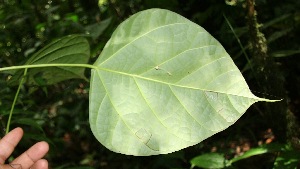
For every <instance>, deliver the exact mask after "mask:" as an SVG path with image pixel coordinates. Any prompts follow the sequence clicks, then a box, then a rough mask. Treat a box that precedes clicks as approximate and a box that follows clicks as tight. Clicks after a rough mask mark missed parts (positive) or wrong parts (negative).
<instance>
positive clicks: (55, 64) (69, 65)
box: [0, 63, 97, 72]
mask: <svg viewBox="0 0 300 169" xmlns="http://www.w3.org/2000/svg"><path fill="white" fill-rule="evenodd" d="M40 67H83V68H91V69H97V66H94V65H90V64H65V63H53V64H37V65H22V66H10V67H3V68H0V72H1V71H5V70H16V69H28V68H40Z"/></svg>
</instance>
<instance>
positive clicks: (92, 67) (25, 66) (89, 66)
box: [0, 63, 97, 134]
mask: <svg viewBox="0 0 300 169" xmlns="http://www.w3.org/2000/svg"><path fill="white" fill-rule="evenodd" d="M41 67H83V68H91V69H97V66H94V65H89V64H64V63H53V64H37V65H22V66H10V67H4V68H0V72H1V71H7V70H17V69H25V70H24V74H23V77H22V79H21V81H20V84H19V86H18V89H17V92H16V94H15V97H14V101H13V103H12V106H11V109H10V112H9V117H8V120H7V126H6V134H7V133H8V132H9V127H10V123H11V118H12V114H13V111H14V108H15V105H16V102H17V99H18V96H19V92H20V90H21V87H22V85H23V82H24V80H25V76H26V74H27V70H28V69H29V68H41Z"/></svg>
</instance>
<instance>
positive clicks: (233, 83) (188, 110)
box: [89, 9, 270, 156]
mask: <svg viewBox="0 0 300 169" xmlns="http://www.w3.org/2000/svg"><path fill="white" fill-rule="evenodd" d="M94 66H96V67H97V68H95V69H93V70H92V75H91V86H90V99H89V102H90V107H89V109H90V110H89V113H90V114H89V115H90V116H89V118H90V125H91V129H92V132H93V134H94V135H95V137H96V138H97V139H98V140H99V141H100V142H101V143H102V144H103V145H104V146H105V147H107V148H108V149H110V150H112V151H114V152H118V153H122V154H128V155H138V156H147V155H156V154H167V153H171V152H174V151H178V150H180V149H183V148H186V147H188V146H192V145H195V144H197V143H199V142H201V141H202V140H204V139H206V138H208V137H210V136H212V135H214V134H215V133H218V132H220V131H222V130H224V129H226V128H227V127H229V126H230V125H232V124H233V123H234V122H235V121H237V120H238V119H239V118H240V117H241V116H242V115H243V114H244V113H245V111H246V110H247V109H248V108H249V106H251V105H252V104H253V103H255V102H257V101H270V100H267V99H261V98H258V97H256V96H254V95H253V94H252V93H251V91H250V90H249V87H248V85H247V83H246V81H245V79H244V78H243V76H242V74H241V73H240V71H239V70H238V68H237V67H236V65H235V64H234V62H233V61H232V59H231V58H230V56H229V55H228V54H227V52H226V51H225V49H224V48H223V47H222V45H221V44H220V43H219V42H218V41H217V40H216V39H214V38H213V37H212V36H211V35H210V34H209V33H208V32H207V31H205V30H204V29H203V28H202V27H200V26H198V25H197V24H195V23H193V22H191V21H189V20H187V19H186V18H184V17H182V16H180V15H178V14H176V13H173V12H171V11H168V10H163V9H150V10H146V11H142V12H139V13H137V14H135V15H133V16H131V17H130V18H129V19H127V20H126V21H124V22H123V23H122V24H121V25H119V27H118V28H117V29H116V30H115V32H114V33H113V35H112V37H111V39H110V40H109V41H108V43H107V44H106V46H105V47H104V49H103V51H102V53H101V55H100V56H99V58H98V59H97V61H96V62H95V63H94Z"/></svg>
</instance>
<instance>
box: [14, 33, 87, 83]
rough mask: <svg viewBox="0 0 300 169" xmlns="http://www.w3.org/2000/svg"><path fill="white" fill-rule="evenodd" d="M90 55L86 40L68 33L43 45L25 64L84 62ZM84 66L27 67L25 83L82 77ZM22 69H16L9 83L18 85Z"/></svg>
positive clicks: (54, 81) (52, 81) (53, 81)
mask: <svg viewBox="0 0 300 169" xmlns="http://www.w3.org/2000/svg"><path fill="white" fill-rule="evenodd" d="M89 57H90V47H89V43H88V41H87V40H86V39H85V38H84V37H82V36H80V35H69V36H66V37H63V38H61V39H58V40H56V41H54V42H52V43H50V44H49V45H47V46H45V47H44V48H42V49H41V50H39V51H38V52H36V53H35V54H34V55H33V56H31V57H30V58H29V59H28V60H27V62H26V63H25V65H37V64H55V63H64V64H84V63H87V62H88V60H89ZM84 70H85V68H81V67H44V68H39V69H29V70H28V73H27V81H26V82H27V83H28V84H33V85H50V84H55V83H57V82H60V81H63V80H67V79H73V78H83V79H86V78H85V76H84ZM23 71H24V70H17V71H16V72H14V73H13V76H12V78H11V79H10V80H9V84H10V85H18V84H19V79H21V76H23Z"/></svg>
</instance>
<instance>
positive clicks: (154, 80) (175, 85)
mask: <svg viewBox="0 0 300 169" xmlns="http://www.w3.org/2000/svg"><path fill="white" fill-rule="evenodd" d="M95 69H97V71H98V73H100V72H99V71H106V72H110V73H115V74H120V75H125V76H129V77H131V78H139V79H143V80H147V81H151V82H156V83H161V84H164V85H170V86H174V87H179V88H185V89H192V90H201V91H204V92H216V93H220V94H227V95H232V96H237V97H243V98H248V99H255V100H257V101H260V100H261V99H262V98H258V97H256V96H254V95H253V96H252V97H251V96H243V95H237V94H233V93H225V92H220V91H214V90H209V89H203V88H196V87H191V86H183V85H178V84H173V83H168V82H164V81H160V80H156V79H151V78H148V77H143V76H140V75H136V74H130V73H125V72H120V71H115V70H110V69H106V68H102V67H97V68H95ZM100 74H101V73H100Z"/></svg>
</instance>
